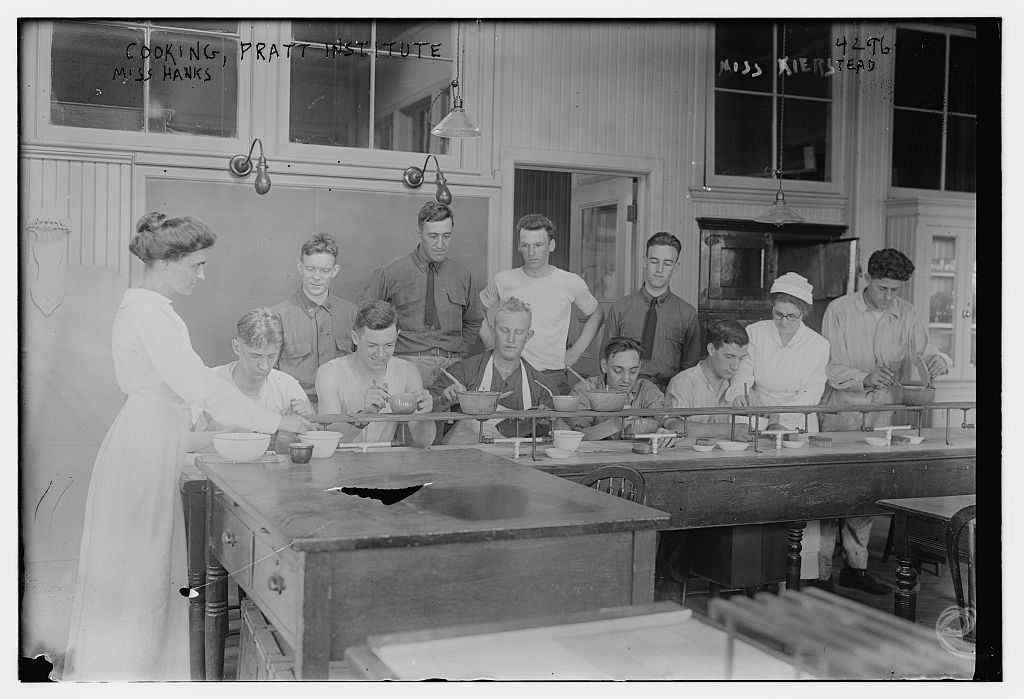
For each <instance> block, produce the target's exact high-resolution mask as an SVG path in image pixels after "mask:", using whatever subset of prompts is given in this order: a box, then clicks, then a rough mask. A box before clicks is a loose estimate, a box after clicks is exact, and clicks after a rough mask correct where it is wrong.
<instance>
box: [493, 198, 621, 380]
mask: <svg viewBox="0 0 1024 699" xmlns="http://www.w3.org/2000/svg"><path fill="white" fill-rule="evenodd" d="M515 233H516V236H517V237H518V239H519V254H520V255H521V256H522V258H523V266H522V267H516V268H515V269H509V270H505V271H504V272H498V274H496V275H494V279H492V280H491V282H490V284H488V285H487V288H485V289H484V290H483V291H481V292H480V301H481V302H482V303H483V305H484V308H486V309H487V310H488V322H486V323H484V324H483V325H482V326H481V327H480V337H481V339H483V341H484V344H485V345H486V346H487V348H488V349H493V348H494V336H493V333H492V331H491V325H492V323H491V321H492V320H493V319H491V318H490V309H491V308H492V307H493V306H494V305H495V304H496V303H497V302H498V301H499V300H500V299H503V298H508V297H510V296H515V297H517V298H519V299H522V300H523V301H525V302H526V303H527V304H529V305H530V307H531V308H532V309H533V325H532V327H533V330H534V336H533V339H532V340H531V341H530V342H529V343H527V345H526V347H524V348H523V358H524V359H525V360H527V361H528V362H529V363H530V364H531V365H533V366H534V367H535V368H536V369H538V370H539V371H542V372H543V373H544V374H546V375H547V376H548V377H549V378H551V379H553V380H554V381H555V382H556V383H557V384H558V386H559V389H560V391H559V392H560V393H563V394H565V393H568V391H569V388H570V386H571V385H572V383H574V382H570V381H569V380H568V376H567V375H566V367H567V366H569V367H571V366H572V365H573V364H575V363H576V362H577V361H579V358H580V355H582V354H583V352H584V351H585V350H586V349H587V346H588V345H589V344H590V342H591V340H593V339H594V338H595V337H596V336H597V333H598V331H600V329H601V323H602V322H603V321H604V314H603V313H602V311H601V307H600V306H599V305H598V303H597V299H595V298H594V295H593V294H591V293H590V289H589V288H587V283H586V282H585V281H583V278H582V277H580V276H579V275H578V274H573V273H572V272H566V271H565V270H563V269H559V268H558V267H555V266H553V265H551V264H548V258H549V257H550V256H551V253H552V252H554V250H555V224H554V223H552V221H551V219H549V218H548V217H547V216H542V215H541V214H527V215H526V216H523V217H522V218H520V219H519V220H518V221H517V222H516V230H515ZM573 304H575V305H576V307H577V308H578V309H580V312H581V313H582V314H583V315H584V316H586V318H587V321H586V323H585V324H584V325H583V329H582V330H581V331H580V335H579V337H578V338H576V341H575V342H574V343H573V344H572V346H571V347H569V348H568V349H566V344H567V340H568V338H569V320H570V310H571V307H572V305H573Z"/></svg>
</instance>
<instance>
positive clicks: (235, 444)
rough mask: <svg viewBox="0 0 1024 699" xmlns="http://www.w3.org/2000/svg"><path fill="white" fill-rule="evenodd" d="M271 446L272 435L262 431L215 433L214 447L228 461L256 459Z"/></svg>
mask: <svg viewBox="0 0 1024 699" xmlns="http://www.w3.org/2000/svg"><path fill="white" fill-rule="evenodd" d="M269 446H270V435H269V434H263V433H262V432H222V433H221V434H215V435H213V448H214V449H216V450H217V453H218V454H220V455H221V456H222V457H224V458H225V459H227V460H228V461H255V460H256V459H258V458H260V457H261V456H263V454H264V452H266V451H267V447H269Z"/></svg>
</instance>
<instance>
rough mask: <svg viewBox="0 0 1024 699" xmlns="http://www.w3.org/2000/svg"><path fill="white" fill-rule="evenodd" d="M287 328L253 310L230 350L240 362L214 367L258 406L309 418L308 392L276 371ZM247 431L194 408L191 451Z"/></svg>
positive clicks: (263, 312)
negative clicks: (227, 434)
mask: <svg viewBox="0 0 1024 699" xmlns="http://www.w3.org/2000/svg"><path fill="white" fill-rule="evenodd" d="M283 341H284V327H283V324H282V322H281V316H279V315H278V314H277V313H275V312H274V311H272V310H270V309H269V308H254V309H253V310H251V311H248V312H247V313H245V314H244V315H243V316H242V317H241V318H239V319H238V324H237V326H236V335H235V337H234V338H233V339H232V340H231V350H232V351H233V352H234V353H235V356H236V357H238V360H237V361H234V362H231V363H230V364H222V365H221V366H218V367H214V369H213V371H214V373H216V374H217V375H219V376H221V377H223V378H224V379H226V380H227V381H228V382H229V383H230V384H231V385H232V386H234V387H235V388H236V389H238V392H239V393H241V394H242V395H244V396H246V397H247V398H249V399H250V400H252V401H253V402H255V403H257V404H258V405H261V406H263V407H264V408H267V409H268V410H273V411H275V412H279V413H281V414H282V415H284V414H286V413H299V414H300V415H305V416H310V415H312V414H313V407H312V406H311V405H310V403H309V399H308V397H307V396H306V392H305V391H304V390H302V386H301V385H300V384H299V382H298V381H297V380H296V379H295V378H294V377H292V376H290V375H288V374H286V373H284V372H283V371H278V370H277V369H274V368H273V367H274V365H275V364H276V363H277V360H278V358H279V357H280V355H281V344H282V342H283ZM228 431H233V432H238V431H245V430H240V429H234V428H229V427H227V426H224V425H221V424H220V423H218V422H217V421H216V420H214V419H213V418H212V417H211V416H210V415H209V413H206V412H205V411H203V410H202V409H201V408H199V407H197V406H192V431H191V432H190V433H189V439H188V451H200V450H203V449H207V448H209V447H210V445H211V444H212V443H213V435H215V434H217V433H218V432H228Z"/></svg>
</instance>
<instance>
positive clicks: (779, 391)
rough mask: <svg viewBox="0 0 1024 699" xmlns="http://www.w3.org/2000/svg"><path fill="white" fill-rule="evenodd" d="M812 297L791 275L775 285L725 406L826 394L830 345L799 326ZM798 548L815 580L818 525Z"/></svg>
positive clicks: (812, 420)
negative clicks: (766, 313) (769, 313)
mask: <svg viewBox="0 0 1024 699" xmlns="http://www.w3.org/2000/svg"><path fill="white" fill-rule="evenodd" d="M812 291H813V289H812V287H811V285H810V283H809V282H808V281H807V280H806V279H805V278H804V277H802V276H800V275H799V274H796V273H795V272H787V273H786V274H783V275H782V276H781V277H779V278H778V279H776V280H775V283H774V284H772V289H771V292H770V293H769V299H770V302H771V305H772V319H771V320H762V321H758V322H757V323H751V324H750V325H748V326H747V327H746V330H747V335H748V336H749V337H750V345H749V351H748V352H747V356H746V357H744V358H743V361H742V363H741V364H740V369H739V371H737V372H736V374H735V376H733V378H732V381H731V383H730V385H729V388H728V389H727V390H726V392H725V398H726V400H728V401H731V402H732V404H733V405H735V406H747V405H766V406H767V405H772V406H774V405H817V404H818V401H820V400H821V395H822V393H824V391H825V381H826V376H825V367H826V365H827V364H828V356H829V343H828V340H826V339H825V338H824V337H822V336H821V335H819V334H818V333H816V332H814V331H813V330H811V329H810V328H808V327H807V326H806V325H804V323H803V319H804V317H805V316H806V315H807V314H808V313H809V312H810V310H811V305H812V304H813V303H814V297H813V295H812ZM744 386H745V387H746V390H744ZM747 395H749V400H748V398H747ZM769 419H770V421H771V422H773V423H777V424H779V425H782V426H784V427H786V428H788V429H797V428H800V429H802V428H803V427H804V419H805V418H804V415H803V414H802V413H773V414H771V416H770V418H769ZM807 429H808V431H809V432H817V431H818V416H817V415H816V414H815V413H810V414H809V415H808V417H807ZM802 545H803V551H802V552H801V553H802V555H801V566H800V567H801V570H800V577H801V578H803V579H805V580H816V579H817V577H818V549H819V548H820V537H819V524H818V522H817V521H811V522H808V523H807V526H806V527H805V529H804V539H803V544H802Z"/></svg>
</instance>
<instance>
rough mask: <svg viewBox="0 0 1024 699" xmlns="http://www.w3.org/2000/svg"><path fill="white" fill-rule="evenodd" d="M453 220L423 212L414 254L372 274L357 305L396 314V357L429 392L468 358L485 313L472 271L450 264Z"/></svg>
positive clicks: (429, 207) (444, 209)
mask: <svg viewBox="0 0 1024 699" xmlns="http://www.w3.org/2000/svg"><path fill="white" fill-rule="evenodd" d="M454 229H455V216H454V214H453V213H452V210H451V208H449V207H448V206H446V205H444V204H438V203H436V202H433V201H431V202H428V203H426V204H424V205H423V206H422V207H421V208H420V211H419V215H418V217H417V227H416V238H417V245H416V248H415V249H414V250H413V251H412V252H410V253H408V254H406V255H403V256H402V257H399V258H397V259H395V260H392V261H391V262H389V263H388V264H386V265H385V266H384V267H381V268H380V269H378V270H376V271H374V273H373V275H372V277H371V279H370V283H369V284H367V285H366V288H364V289H363V291H362V292H361V293H360V295H359V301H360V302H363V301H367V300H369V299H380V300H382V301H388V302H389V303H391V304H392V305H394V307H395V310H396V311H397V313H398V329H399V330H400V331H401V332H400V333H399V335H398V344H397V346H396V348H395V355H396V356H400V357H402V358H403V359H406V360H407V361H410V362H412V363H413V364H414V365H415V366H416V368H417V369H418V370H419V372H420V376H421V377H422V378H423V385H424V386H430V385H431V384H433V383H434V381H436V380H437V377H438V376H439V375H440V371H441V369H443V368H445V367H447V366H449V365H450V364H452V363H454V362H457V361H458V360H459V359H460V358H461V357H463V356H465V355H466V354H468V352H469V350H470V348H471V347H472V346H473V343H474V342H476V339H477V333H478V331H479V330H480V323H481V321H482V320H483V311H482V310H481V308H480V299H479V293H478V291H479V290H478V288H477V287H476V286H475V285H474V283H473V278H472V276H470V273H469V270H468V269H466V268H465V267H463V266H462V265H461V264H459V263H458V262H456V261H455V260H451V259H449V258H448V252H449V249H450V247H451V241H452V235H453V233H454Z"/></svg>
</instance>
